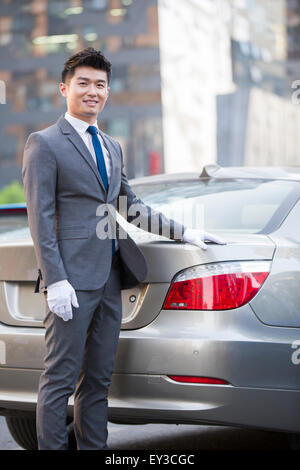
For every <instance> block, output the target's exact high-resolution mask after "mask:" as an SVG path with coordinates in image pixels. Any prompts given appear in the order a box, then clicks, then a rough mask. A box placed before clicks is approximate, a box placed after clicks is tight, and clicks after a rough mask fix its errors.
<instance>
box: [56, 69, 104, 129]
mask: <svg viewBox="0 0 300 470" xmlns="http://www.w3.org/2000/svg"><path fill="white" fill-rule="evenodd" d="M66 82H67V83H60V85H59V87H60V91H61V94H62V95H63V96H64V97H65V98H66V102H67V107H68V113H69V114H71V115H72V116H74V117H76V118H78V119H81V120H82V121H86V122H88V123H89V124H92V123H93V122H95V120H96V119H97V116H98V113H100V112H101V111H102V109H103V108H104V105H105V103H106V100H107V98H108V95H109V87H108V82H107V73H106V72H105V71H104V70H97V69H94V68H92V67H88V66H80V67H77V68H76V69H75V72H74V75H73V77H72V78H71V79H70V78H68V79H67V80H66Z"/></svg>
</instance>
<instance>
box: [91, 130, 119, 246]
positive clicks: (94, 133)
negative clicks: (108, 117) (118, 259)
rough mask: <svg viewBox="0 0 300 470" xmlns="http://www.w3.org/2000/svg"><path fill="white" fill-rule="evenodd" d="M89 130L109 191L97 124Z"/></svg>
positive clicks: (98, 163) (100, 169) (102, 176)
mask: <svg viewBox="0 0 300 470" xmlns="http://www.w3.org/2000/svg"><path fill="white" fill-rule="evenodd" d="M87 131H88V132H89V133H90V134H91V135H92V142H93V147H94V150H95V154H96V159H97V167H98V170H99V173H100V176H101V178H102V181H103V184H104V187H105V191H106V192H107V189H108V178H107V172H106V166H105V160H104V155H103V151H102V147H101V144H100V141H99V138H98V135H97V134H98V129H97V127H95V126H89V127H88V128H87ZM115 251H116V250H115V240H114V239H113V240H112V254H114V253H115Z"/></svg>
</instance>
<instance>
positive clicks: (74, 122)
mask: <svg viewBox="0 0 300 470" xmlns="http://www.w3.org/2000/svg"><path fill="white" fill-rule="evenodd" d="M65 119H66V120H67V121H68V122H69V123H70V124H71V126H73V127H74V129H75V130H76V131H77V132H78V134H84V133H85V132H86V131H87V128H88V127H89V126H90V125H92V126H95V127H96V128H97V130H98V132H99V128H98V124H97V121H95V122H94V123H93V124H88V123H87V122H85V121H82V120H81V119H78V118H75V117H74V116H71V114H69V113H68V112H66V113H65Z"/></svg>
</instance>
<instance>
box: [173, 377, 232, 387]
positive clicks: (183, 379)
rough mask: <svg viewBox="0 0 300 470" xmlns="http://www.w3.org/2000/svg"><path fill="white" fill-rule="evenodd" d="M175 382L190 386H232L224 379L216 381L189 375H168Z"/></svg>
mask: <svg viewBox="0 0 300 470" xmlns="http://www.w3.org/2000/svg"><path fill="white" fill-rule="evenodd" d="M168 377H169V378H170V379H172V380H174V381H175V382H184V383H190V384H213V385H230V384H229V382H226V380H223V379H214V378H211V377H192V376H189V375H168Z"/></svg>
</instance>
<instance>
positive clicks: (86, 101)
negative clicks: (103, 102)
mask: <svg viewBox="0 0 300 470" xmlns="http://www.w3.org/2000/svg"><path fill="white" fill-rule="evenodd" d="M84 103H87V104H97V103H98V101H94V100H85V101H84Z"/></svg>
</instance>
